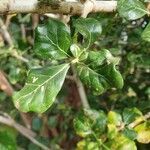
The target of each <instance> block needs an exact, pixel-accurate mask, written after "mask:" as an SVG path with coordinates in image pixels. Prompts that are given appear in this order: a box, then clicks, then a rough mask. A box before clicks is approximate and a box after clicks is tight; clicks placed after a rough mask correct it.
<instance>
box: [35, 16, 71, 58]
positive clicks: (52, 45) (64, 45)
mask: <svg viewBox="0 0 150 150" xmlns="http://www.w3.org/2000/svg"><path fill="white" fill-rule="evenodd" d="M70 45H71V37H70V31H69V28H68V27H67V26H66V25H65V24H63V23H62V22H60V21H56V20H53V19H50V20H49V21H48V22H47V23H45V24H44V25H39V26H38V27H37V28H36V30H35V44H34V49H35V52H36V54H38V55H39V56H41V57H42V58H52V59H58V60H60V59H64V58H67V57H68V56H69V55H68V52H69V47H70Z"/></svg>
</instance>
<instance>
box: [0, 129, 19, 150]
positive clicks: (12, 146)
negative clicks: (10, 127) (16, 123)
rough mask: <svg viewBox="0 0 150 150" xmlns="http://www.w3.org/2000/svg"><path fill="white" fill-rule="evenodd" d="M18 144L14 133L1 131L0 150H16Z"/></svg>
mask: <svg viewBox="0 0 150 150" xmlns="http://www.w3.org/2000/svg"><path fill="white" fill-rule="evenodd" d="M16 149H17V144H16V139H15V137H14V135H12V133H10V132H8V131H7V130H5V131H0V150H16Z"/></svg>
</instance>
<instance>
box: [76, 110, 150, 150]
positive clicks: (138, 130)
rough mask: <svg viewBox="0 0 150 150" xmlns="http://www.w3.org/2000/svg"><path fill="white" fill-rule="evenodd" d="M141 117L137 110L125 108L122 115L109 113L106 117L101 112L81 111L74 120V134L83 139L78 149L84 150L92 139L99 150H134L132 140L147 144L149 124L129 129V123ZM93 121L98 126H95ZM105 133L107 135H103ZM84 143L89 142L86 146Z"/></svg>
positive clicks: (134, 146)
mask: <svg viewBox="0 0 150 150" xmlns="http://www.w3.org/2000/svg"><path fill="white" fill-rule="evenodd" d="M99 114H100V116H99ZM98 116H99V117H98ZM137 116H138V117H137ZM141 116H142V113H141V112H140V111H139V110H138V109H137V108H133V109H129V108H125V109H124V110H123V114H122V115H121V114H119V113H117V112H114V111H110V112H109V113H108V115H107V117H106V114H105V113H104V112H102V111H99V112H98V111H96V110H86V109H85V110H83V113H82V114H80V116H77V118H75V120H74V128H75V131H76V133H77V134H78V135H79V136H81V137H83V138H84V140H83V141H80V142H79V143H78V144H77V146H78V149H79V150H80V149H81V150H82V149H85V148H86V146H87V145H88V144H89V143H90V142H91V143H92V142H93V138H94V139H95V140H96V142H94V143H93V144H94V145H97V146H98V148H99V149H101V148H106V149H108V150H109V149H113V150H127V149H131V150H136V149H137V147H136V145H135V142H134V140H137V141H138V142H140V143H149V140H150V137H149V125H150V124H149V123H147V122H145V123H144V124H140V125H137V126H136V127H133V128H130V127H129V126H130V121H132V122H134V121H137V120H139V119H140V117H141ZM136 117H137V118H136ZM83 118H84V119H83ZM95 120H97V121H98V122H100V124H97V121H95ZM106 132H107V134H105V133H106ZM86 141H89V142H88V143H87V144H86ZM96 143H97V144H96ZM89 149H90V148H89Z"/></svg>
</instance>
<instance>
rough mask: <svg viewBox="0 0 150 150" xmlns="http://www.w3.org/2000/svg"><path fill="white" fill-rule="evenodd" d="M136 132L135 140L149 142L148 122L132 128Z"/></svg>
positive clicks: (149, 129) (149, 125) (149, 126)
mask: <svg viewBox="0 0 150 150" xmlns="http://www.w3.org/2000/svg"><path fill="white" fill-rule="evenodd" d="M134 130H135V131H136V132H137V141H138V142H140V143H144V144H147V143H150V123H149V122H145V123H142V124H140V125H138V126H136V127H135V128H134Z"/></svg>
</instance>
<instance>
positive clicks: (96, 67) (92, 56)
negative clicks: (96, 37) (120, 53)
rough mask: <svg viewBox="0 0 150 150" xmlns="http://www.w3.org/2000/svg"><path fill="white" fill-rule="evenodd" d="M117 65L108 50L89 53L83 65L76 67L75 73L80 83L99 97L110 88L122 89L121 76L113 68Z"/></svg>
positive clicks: (116, 61) (116, 60)
mask: <svg viewBox="0 0 150 150" xmlns="http://www.w3.org/2000/svg"><path fill="white" fill-rule="evenodd" d="M117 63H118V59H115V58H114V57H113V56H112V55H111V53H110V52H109V51H108V50H101V51H99V52H93V51H91V52H89V55H88V58H87V61H86V62H85V64H78V65H77V72H78V75H79V77H80V79H81V81H82V82H83V83H84V84H85V85H86V86H87V87H89V88H91V90H92V92H93V93H94V94H97V95H99V94H101V93H103V92H105V91H106V90H107V89H109V88H111V87H115V88H122V87H123V79H122V76H121V74H120V73H119V71H117V70H116V67H115V66H116V64H117Z"/></svg>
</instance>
